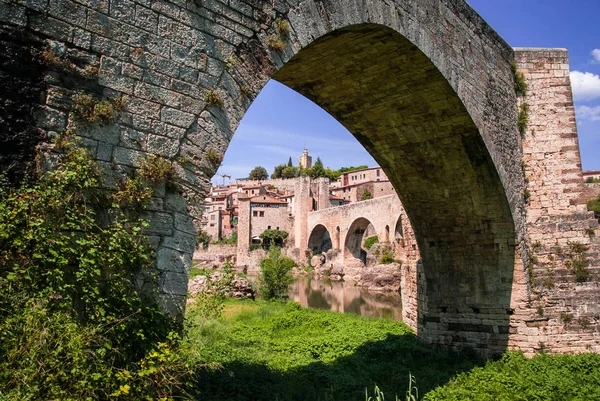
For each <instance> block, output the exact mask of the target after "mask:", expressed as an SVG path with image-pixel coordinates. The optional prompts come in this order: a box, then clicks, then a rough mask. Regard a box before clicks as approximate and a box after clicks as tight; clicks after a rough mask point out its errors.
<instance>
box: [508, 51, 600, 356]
mask: <svg viewBox="0 0 600 401" xmlns="http://www.w3.org/2000/svg"><path fill="white" fill-rule="evenodd" d="M515 56H516V60H517V63H518V66H519V69H520V70H521V71H522V72H523V73H524V75H525V79H526V82H527V83H528V91H527V94H526V96H525V97H524V98H523V99H522V100H521V102H526V103H527V104H528V105H529V118H528V124H527V129H526V130H525V132H524V135H523V163H524V164H523V168H524V173H525V175H526V178H527V182H528V184H527V189H528V191H527V193H526V196H527V203H528V207H527V220H526V221H527V233H528V252H529V258H530V264H529V265H528V266H527V270H526V273H525V274H524V275H522V277H521V280H519V281H518V282H516V283H515V285H514V287H513V293H514V298H515V301H516V302H514V309H515V314H514V315H513V318H512V319H511V329H510V330H511V336H510V343H509V345H510V346H511V347H515V348H520V349H523V350H524V351H525V352H527V353H533V352H536V351H540V350H544V349H545V350H549V351H553V352H585V351H588V350H594V351H596V352H598V351H600V345H598V343H599V340H600V335H599V332H598V330H597V328H598V327H600V320H599V316H600V302H599V301H600V284H599V282H598V274H599V273H600V257H599V254H598V250H599V249H600V240H599V239H598V238H597V237H596V233H597V232H598V221H597V220H596V219H594V215H593V212H588V211H587V208H586V205H585V198H586V197H587V196H588V195H587V193H588V191H589V189H590V187H588V185H590V184H584V183H583V179H582V174H581V161H580V155H579V144H578V141H577V126H576V122H575V112H574V106H573V98H572V92H571V83H570V79H569V60H568V53H567V51H566V50H564V49H516V53H515ZM592 185H593V184H592ZM586 249H587V251H586ZM578 263H581V267H582V272H583V273H584V274H585V272H587V273H589V277H587V278H585V280H583V278H584V277H581V276H580V277H579V279H578V277H577V275H576V274H574V272H575V269H574V268H573V267H574V265H576V264H578Z"/></svg>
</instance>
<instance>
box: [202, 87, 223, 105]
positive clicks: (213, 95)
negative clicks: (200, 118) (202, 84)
mask: <svg viewBox="0 0 600 401" xmlns="http://www.w3.org/2000/svg"><path fill="white" fill-rule="evenodd" d="M204 101H205V102H206V104H207V105H209V106H214V107H221V106H223V99H221V95H219V92H217V91H216V90H213V89H209V90H207V91H206V92H205V93H204Z"/></svg>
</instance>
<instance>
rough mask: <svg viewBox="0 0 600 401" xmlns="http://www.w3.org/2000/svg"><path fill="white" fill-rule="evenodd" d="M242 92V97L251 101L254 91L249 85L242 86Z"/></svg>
mask: <svg viewBox="0 0 600 401" xmlns="http://www.w3.org/2000/svg"><path fill="white" fill-rule="evenodd" d="M240 92H241V93H242V97H244V98H246V99H250V98H251V97H252V90H251V89H250V87H249V86H248V85H242V86H241V87H240Z"/></svg>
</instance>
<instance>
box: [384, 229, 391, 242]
mask: <svg viewBox="0 0 600 401" xmlns="http://www.w3.org/2000/svg"><path fill="white" fill-rule="evenodd" d="M385 242H390V226H388V225H386V226H385Z"/></svg>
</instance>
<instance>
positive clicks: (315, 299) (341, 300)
mask: <svg viewBox="0 0 600 401" xmlns="http://www.w3.org/2000/svg"><path fill="white" fill-rule="evenodd" d="M290 300H291V301H296V302H299V303H300V304H301V305H302V306H305V307H309V308H319V309H328V310H331V311H334V312H340V313H354V314H357V315H363V316H376V317H383V318H387V319H394V320H402V298H401V296H400V292H380V291H368V290H366V289H364V288H360V287H356V286H355V285H353V284H352V283H346V282H344V281H330V280H317V279H314V278H311V277H307V276H296V277H294V284H293V285H292V287H291V289H290Z"/></svg>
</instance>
